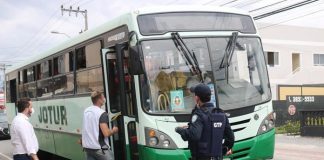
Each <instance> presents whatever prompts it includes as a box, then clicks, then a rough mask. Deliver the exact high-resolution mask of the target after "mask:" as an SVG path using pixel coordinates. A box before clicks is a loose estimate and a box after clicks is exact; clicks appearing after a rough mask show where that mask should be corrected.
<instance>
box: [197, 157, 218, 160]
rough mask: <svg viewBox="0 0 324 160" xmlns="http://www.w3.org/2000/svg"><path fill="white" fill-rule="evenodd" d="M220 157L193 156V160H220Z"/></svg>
mask: <svg viewBox="0 0 324 160" xmlns="http://www.w3.org/2000/svg"><path fill="white" fill-rule="evenodd" d="M220 159H221V158H219V157H192V158H191V160H220Z"/></svg>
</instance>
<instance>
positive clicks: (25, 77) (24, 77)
mask: <svg viewBox="0 0 324 160" xmlns="http://www.w3.org/2000/svg"><path fill="white" fill-rule="evenodd" d="M27 82H28V79H27V69H24V70H23V83H27Z"/></svg>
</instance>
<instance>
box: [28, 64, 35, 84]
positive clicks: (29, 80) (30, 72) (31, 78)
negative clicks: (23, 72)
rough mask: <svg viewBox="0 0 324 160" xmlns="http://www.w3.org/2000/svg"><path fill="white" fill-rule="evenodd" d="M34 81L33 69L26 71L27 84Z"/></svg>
mask: <svg viewBox="0 0 324 160" xmlns="http://www.w3.org/2000/svg"><path fill="white" fill-rule="evenodd" d="M33 81H35V67H31V68H28V69H27V82H28V83H29V82H33Z"/></svg>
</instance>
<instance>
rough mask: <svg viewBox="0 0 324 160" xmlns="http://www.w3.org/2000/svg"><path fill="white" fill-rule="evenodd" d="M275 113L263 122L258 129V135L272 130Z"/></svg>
mask: <svg viewBox="0 0 324 160" xmlns="http://www.w3.org/2000/svg"><path fill="white" fill-rule="evenodd" d="M274 126H275V125H274V115H273V112H271V113H270V114H269V115H268V116H267V117H266V118H265V119H264V120H263V121H262V123H261V125H260V127H259V131H258V135H260V134H263V133H265V132H268V131H270V130H271V129H272V128H274Z"/></svg>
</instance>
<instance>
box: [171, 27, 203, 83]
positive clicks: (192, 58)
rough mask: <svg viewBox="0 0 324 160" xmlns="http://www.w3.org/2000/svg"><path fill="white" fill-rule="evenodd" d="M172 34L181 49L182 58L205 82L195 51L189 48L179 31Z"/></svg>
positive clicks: (177, 46)
mask: <svg viewBox="0 0 324 160" xmlns="http://www.w3.org/2000/svg"><path fill="white" fill-rule="evenodd" d="M171 36H172V40H173V42H174V44H175V46H176V48H177V49H178V50H179V52H180V53H181V56H182V58H183V59H184V60H185V63H186V65H187V66H188V67H189V70H190V72H191V73H192V74H194V75H195V74H198V75H199V78H200V82H204V79H203V76H202V72H201V69H200V67H199V63H198V60H197V57H196V55H195V53H194V52H191V51H190V50H189V48H188V46H187V45H186V44H185V43H184V41H183V39H182V38H181V36H180V35H179V33H178V32H173V33H171Z"/></svg>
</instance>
